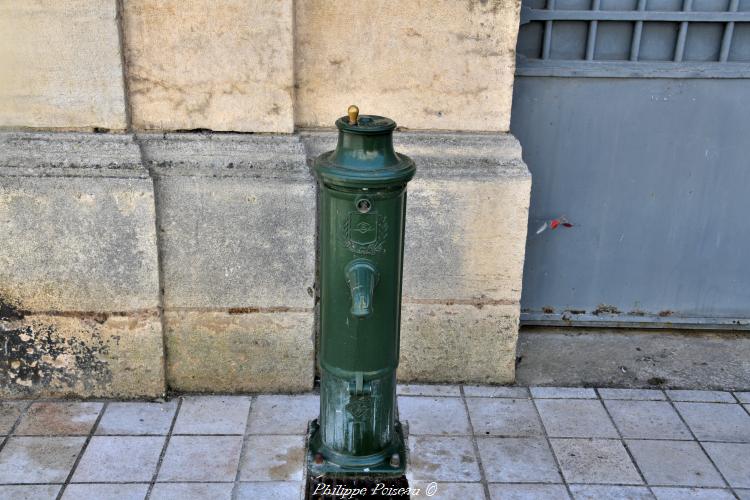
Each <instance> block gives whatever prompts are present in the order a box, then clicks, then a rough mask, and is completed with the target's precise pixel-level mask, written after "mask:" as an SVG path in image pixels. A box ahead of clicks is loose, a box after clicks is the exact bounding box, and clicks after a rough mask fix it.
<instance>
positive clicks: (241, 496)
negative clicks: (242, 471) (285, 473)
mask: <svg viewBox="0 0 750 500" xmlns="http://www.w3.org/2000/svg"><path fill="white" fill-rule="evenodd" d="M301 496H302V482H296V481H278V482H264V483H240V485H239V487H238V488H237V499H238V500H257V499H259V498H262V499H263V500H287V499H298V498H300V497H301Z"/></svg>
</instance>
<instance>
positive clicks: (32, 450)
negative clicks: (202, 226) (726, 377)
mask: <svg viewBox="0 0 750 500" xmlns="http://www.w3.org/2000/svg"><path fill="white" fill-rule="evenodd" d="M399 393H400V396H399V407H400V411H401V418H402V420H407V421H408V422H409V428H410V438H409V440H410V447H411V464H410V476H411V483H412V486H417V487H422V488H425V487H426V485H428V484H429V483H430V482H432V481H435V482H437V484H438V490H437V494H436V495H435V496H433V497H432V498H441V499H462V500H463V499H475V498H476V499H491V500H497V499H503V500H505V499H518V498H524V499H526V498H528V499H564V498H570V497H573V498H585V499H588V498H590V499H617V498H654V497H656V498H658V499H688V498H700V499H709V498H710V499H723V498H741V499H750V393H734V394H733V393H730V392H711V391H653V390H627V389H598V390H594V389H584V388H569V389H561V388H532V389H530V390H528V389H526V388H522V387H476V386H463V387H461V386H417V385H412V386H402V387H400V388H399ZM317 401H318V399H317V396H316V395H311V394H308V395H300V396H274V395H260V396H252V397H250V396H247V397H244V396H186V397H183V398H178V399H175V400H173V401H170V402H168V403H138V402H45V401H37V402H6V403H3V404H2V405H0V432H1V433H2V434H7V435H8V436H7V437H5V438H4V440H3V441H2V444H1V445H0V446H1V449H0V483H1V484H2V485H1V486H0V498H2V499H5V498H13V499H24V498H29V499H34V500H37V499H39V500H41V499H47V498H50V499H54V498H63V499H66V500H67V499H81V500H85V499H131V498H132V499H143V498H151V499H167V498H176V499H180V500H189V499H192V498H200V499H222V498H227V499H228V498H248V499H268V500H273V499H294V500H297V499H298V498H300V495H301V490H302V487H301V480H302V459H303V441H304V431H305V426H306V423H307V421H308V420H309V419H311V418H313V417H315V416H316V414H317V410H318V404H317ZM420 497H421V498H427V496H426V495H425V490H424V489H423V490H422V495H420V496H419V497H414V498H420Z"/></svg>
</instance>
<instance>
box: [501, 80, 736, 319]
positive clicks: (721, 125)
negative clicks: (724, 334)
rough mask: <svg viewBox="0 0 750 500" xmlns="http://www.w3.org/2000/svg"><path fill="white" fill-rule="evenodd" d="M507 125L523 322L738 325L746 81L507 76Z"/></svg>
mask: <svg viewBox="0 0 750 500" xmlns="http://www.w3.org/2000/svg"><path fill="white" fill-rule="evenodd" d="M511 130H512V132H513V133H514V134H515V135H516V136H517V137H518V139H519V140H520V141H521V144H522V145H523V155H524V160H525V161H526V163H527V164H528V166H529V168H530V170H531V171H532V175H533V179H534V181H533V187H532V196H531V208H530V217H529V219H530V222H529V237H528V242H527V250H526V265H525V270H524V285H523V297H522V309H523V311H524V316H523V318H525V319H526V320H527V321H528V320H535V321H539V322H549V321H553V322H554V321H561V322H564V321H563V320H568V321H573V320H575V321H579V322H582V323H586V322H587V321H594V320H596V321H600V322H604V323H611V324H628V322H635V324H641V325H642V324H651V323H657V324H658V323H665V324H672V323H675V322H676V323H679V324H682V325H686V326H701V325H703V326H710V325H716V326H727V325H730V326H731V325H732V324H734V325H736V327H737V328H747V327H748V321H747V320H748V319H750V262H748V261H749V260H750V259H748V255H750V252H749V251H748V250H749V249H750V140H749V138H750V135H749V133H748V131H750V81H749V80H747V79H723V80H716V79H709V78H702V79H687V78H679V79H673V78H658V79H657V78H643V79H641V78H601V77H600V78H586V77H583V78H580V77H567V78H555V77H546V76H534V77H529V76H519V77H518V78H517V79H516V83H515V91H514V102H513V113H512V122H511ZM561 216H565V217H566V218H567V219H568V220H569V221H570V222H571V223H573V227H571V228H565V227H562V226H560V227H558V228H557V229H554V230H552V229H547V230H545V231H543V232H541V233H540V234H537V230H538V228H540V227H541V226H542V225H543V224H544V223H545V222H549V221H550V220H552V219H555V218H558V217H561ZM738 322H739V323H738Z"/></svg>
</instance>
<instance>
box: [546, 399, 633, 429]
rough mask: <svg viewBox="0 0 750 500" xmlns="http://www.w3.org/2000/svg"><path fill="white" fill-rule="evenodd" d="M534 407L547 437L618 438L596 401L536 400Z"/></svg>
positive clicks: (605, 413) (607, 417) (600, 404)
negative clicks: (537, 410)
mask: <svg viewBox="0 0 750 500" xmlns="http://www.w3.org/2000/svg"><path fill="white" fill-rule="evenodd" d="M536 407H537V408H538V409H539V415H540V416H541V417H542V422H543V423H544V427H545V429H547V434H548V435H549V436H550V437H609V438H616V437H619V436H618V435H617V430H616V429H615V427H614V425H612V422H611V421H610V419H609V416H608V415H607V412H606V411H605V410H604V407H603V406H602V403H601V402H600V401H598V400H596V401H595V400H573V399H540V400H537V401H536Z"/></svg>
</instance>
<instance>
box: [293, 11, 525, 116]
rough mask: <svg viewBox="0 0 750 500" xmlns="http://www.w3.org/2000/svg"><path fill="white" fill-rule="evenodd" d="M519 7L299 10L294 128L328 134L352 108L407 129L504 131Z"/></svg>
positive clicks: (509, 96) (297, 15)
mask: <svg viewBox="0 0 750 500" xmlns="http://www.w3.org/2000/svg"><path fill="white" fill-rule="evenodd" d="M519 7H520V1H518V0H487V1H481V2H478V1H473V0H469V1H464V2H457V1H455V0H416V1H409V2H399V3H398V5H397V6H396V5H394V4H393V3H392V2H390V1H389V0H377V1H370V2H350V1H347V0H325V1H321V0H300V1H297V2H295V8H296V15H295V24H296V36H295V73H296V76H297V87H298V88H297V94H296V96H297V99H296V103H297V106H296V112H297V113H296V114H297V123H298V124H299V125H302V126H330V125H331V124H333V122H334V120H335V119H336V118H338V117H339V116H341V115H344V114H345V110H346V107H347V105H349V104H352V103H356V104H358V105H359V106H360V109H361V110H362V112H363V113H373V114H379V115H385V116H389V117H391V118H393V119H395V120H396V122H397V123H399V125H401V126H404V127H409V128H417V129H442V130H499V131H507V130H508V126H509V117H510V108H511V94H512V85H513V72H514V67H515V46H516V35H517V32H518V22H519V21H518V13H519Z"/></svg>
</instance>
